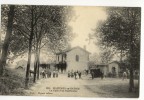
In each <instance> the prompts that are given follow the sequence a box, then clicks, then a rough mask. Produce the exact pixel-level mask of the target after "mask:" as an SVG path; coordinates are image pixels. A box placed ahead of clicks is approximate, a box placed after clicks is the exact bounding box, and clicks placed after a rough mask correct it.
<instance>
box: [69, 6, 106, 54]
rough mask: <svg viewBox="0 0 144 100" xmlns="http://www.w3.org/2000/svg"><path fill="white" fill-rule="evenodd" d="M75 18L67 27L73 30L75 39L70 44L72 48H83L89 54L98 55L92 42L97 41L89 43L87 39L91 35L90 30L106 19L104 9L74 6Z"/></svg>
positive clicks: (97, 50)
mask: <svg viewBox="0 0 144 100" xmlns="http://www.w3.org/2000/svg"><path fill="white" fill-rule="evenodd" d="M73 9H74V11H75V16H74V17H73V19H72V20H71V21H70V23H69V25H70V26H71V27H72V28H73V32H74V33H75V34H76V37H75V38H74V39H73V41H72V42H71V45H72V47H75V46H80V47H82V48H83V47H84V45H86V49H87V50H88V51H89V52H91V53H95V52H96V53H98V52H99V51H100V50H99V48H98V46H96V45H95V44H94V43H93V42H94V41H96V40H97V39H96V38H94V39H92V40H91V41H90V43H89V41H88V40H87V39H88V35H89V34H93V33H94V32H93V31H92V29H95V28H96V27H97V25H98V22H99V21H104V20H106V18H107V14H106V11H105V9H106V8H104V7H94V6H91V7H89V6H85V7H83V6H75V7H73Z"/></svg>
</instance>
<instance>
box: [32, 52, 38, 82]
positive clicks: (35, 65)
mask: <svg viewBox="0 0 144 100" xmlns="http://www.w3.org/2000/svg"><path fill="white" fill-rule="evenodd" d="M36 71H37V53H36V52H35V62H34V77H33V82H34V83H35V82H36Z"/></svg>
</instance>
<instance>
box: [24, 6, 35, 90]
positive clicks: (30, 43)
mask: <svg viewBox="0 0 144 100" xmlns="http://www.w3.org/2000/svg"><path fill="white" fill-rule="evenodd" d="M33 10H34V9H33V6H32V9H31V17H32V19H31V33H30V39H29V51H28V62H27V69H26V79H25V88H26V89H27V88H28V83H29V71H30V62H31V50H32V40H33V35H34V32H33V31H34V25H33V17H34V16H33V13H34V11H33Z"/></svg>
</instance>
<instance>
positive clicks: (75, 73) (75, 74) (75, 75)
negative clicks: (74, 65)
mask: <svg viewBox="0 0 144 100" xmlns="http://www.w3.org/2000/svg"><path fill="white" fill-rule="evenodd" d="M74 77H75V79H77V72H76V71H75V72H74Z"/></svg>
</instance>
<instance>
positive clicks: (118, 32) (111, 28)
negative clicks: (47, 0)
mask: <svg viewBox="0 0 144 100" xmlns="http://www.w3.org/2000/svg"><path fill="white" fill-rule="evenodd" d="M0 37H1V38H0V95H1V96H46V97H90V98H139V93H140V92H139V90H140V40H141V7H116V6H115V7H113V6H69V5H68V6H66V5H65V6H64V5H14V4H13V5H12V4H11V5H10V4H2V5H1V34H0Z"/></svg>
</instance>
